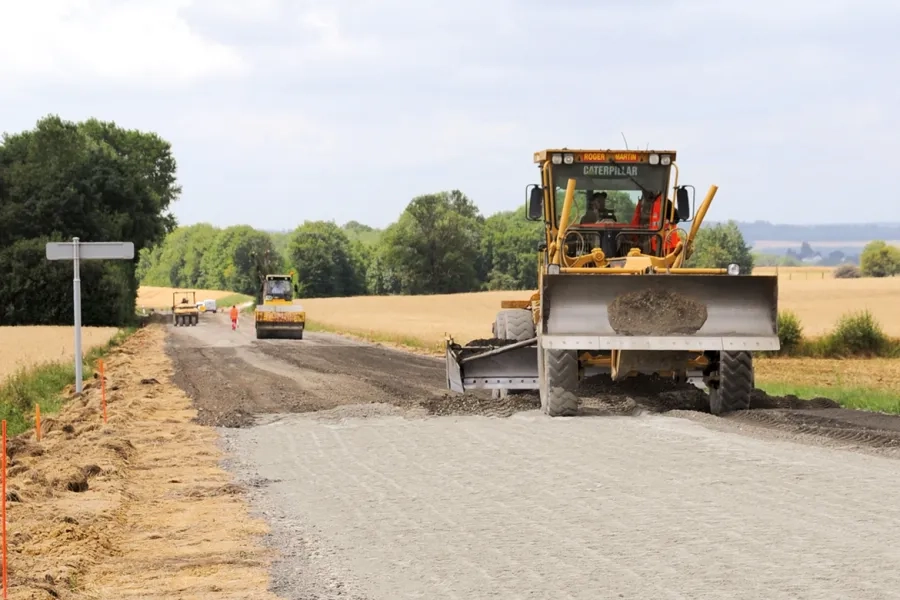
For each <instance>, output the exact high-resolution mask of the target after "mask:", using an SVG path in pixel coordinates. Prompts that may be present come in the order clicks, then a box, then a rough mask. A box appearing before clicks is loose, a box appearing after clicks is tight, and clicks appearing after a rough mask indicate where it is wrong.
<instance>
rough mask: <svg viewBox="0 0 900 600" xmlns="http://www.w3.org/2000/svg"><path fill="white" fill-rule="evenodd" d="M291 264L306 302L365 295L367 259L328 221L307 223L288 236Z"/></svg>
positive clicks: (358, 247)
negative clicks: (289, 237) (289, 239)
mask: <svg viewBox="0 0 900 600" xmlns="http://www.w3.org/2000/svg"><path fill="white" fill-rule="evenodd" d="M290 257H291V264H292V265H293V267H294V269H296V271H297V279H298V282H299V284H300V295H301V296H302V297H305V298H328V297H339V296H356V295H359V294H363V293H365V289H366V288H365V281H366V279H365V272H364V271H362V270H361V269H363V268H364V265H365V262H366V260H367V257H366V256H365V255H364V254H363V250H362V246H361V245H355V244H351V243H350V240H349V239H348V238H347V235H346V234H345V233H344V231H343V230H342V229H341V228H340V227H338V226H337V225H336V224H334V223H332V222H328V221H306V222H304V223H303V225H300V226H299V227H298V228H297V229H296V230H295V231H294V233H293V234H292V236H291V243H290Z"/></svg>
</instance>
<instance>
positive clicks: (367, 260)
mask: <svg viewBox="0 0 900 600" xmlns="http://www.w3.org/2000/svg"><path fill="white" fill-rule="evenodd" d="M180 192H181V187H180V186H179V185H178V182H177V178H176V161H175V158H174V156H173V153H172V148H171V145H170V144H169V142H167V141H166V140H164V139H162V138H161V137H160V136H158V135H157V134H155V133H153V132H144V131H139V130H130V129H124V128H121V127H119V126H117V125H116V124H115V123H113V122H105V121H100V120H97V119H89V120H86V121H83V122H78V123H75V122H70V121H65V120H63V119H61V118H59V117H58V116H55V115H51V116H48V117H46V118H43V119H41V120H39V121H38V122H37V124H36V126H35V127H34V128H33V129H31V130H27V131H24V132H20V133H16V134H4V135H3V138H2V143H0V272H2V273H3V274H4V277H3V278H2V280H0V325H28V324H33V325H41V324H44V325H49V324H68V323H71V322H72V267H71V263H70V262H68V261H48V260H47V259H46V256H45V245H46V243H47V242H48V241H66V240H69V239H71V238H72V237H75V236H77V237H79V238H80V239H81V240H82V241H86V242H92V241H131V242H133V243H134V245H135V251H136V257H135V259H134V260H133V261H85V262H84V263H83V264H82V270H81V278H82V289H83V296H82V299H83V305H82V315H83V323H84V324H85V325H124V324H126V323H128V322H129V321H130V320H131V319H133V318H134V312H135V311H134V309H135V300H136V296H137V288H138V285H139V283H140V284H144V285H161V286H173V287H184V288H197V289H203V288H206V289H210V288H213V289H224V290H232V291H236V292H241V293H246V294H250V295H255V294H256V293H257V292H258V289H259V283H260V276H261V275H262V274H265V273H274V272H286V271H287V270H289V269H294V270H295V271H296V272H297V274H298V279H299V285H300V287H301V295H302V296H304V297H326V296H353V295H361V294H376V295H386V294H439V293H455V292H470V291H479V290H505V289H534V288H535V287H536V285H537V246H538V243H539V242H540V241H541V239H542V227H543V225H542V224H541V223H535V222H531V221H527V220H526V219H525V213H524V207H523V206H520V207H519V208H517V209H514V210H508V211H502V212H499V213H496V214H493V215H489V216H485V215H483V214H482V213H481V211H480V210H479V209H478V207H477V206H476V205H475V204H474V202H472V200H471V199H470V198H468V197H467V196H466V195H465V194H464V193H463V192H461V191H459V190H451V191H442V192H438V193H433V194H426V195H422V196H419V197H416V198H413V199H412V200H411V201H410V202H409V203H408V205H407V206H406V207H405V209H404V210H403V211H402V212H401V214H400V215H399V217H398V219H397V220H396V221H395V222H394V223H392V224H391V225H390V226H388V227H386V228H385V229H383V230H377V229H374V228H372V227H369V226H366V225H364V224H361V223H358V222H354V221H351V222H349V223H345V224H344V225H338V224H336V223H334V222H329V221H307V222H304V223H302V224H300V225H299V226H298V227H297V228H296V229H294V230H293V231H288V232H267V231H262V230H259V229H255V228H253V227H250V226H248V225H240V226H234V227H227V228H216V227H213V226H212V225H209V224H203V223H201V224H197V225H191V226H187V227H178V226H177V222H176V220H175V218H174V216H173V215H172V214H171V212H170V206H171V204H172V203H173V202H175V201H176V200H177V199H178V197H179V195H180ZM608 205H610V208H613V209H614V210H616V212H617V213H618V214H619V216H620V218H623V217H624V218H628V217H629V216H630V213H631V212H632V211H633V206H634V205H633V203H632V202H631V201H630V200H629V199H628V198H627V197H618V196H614V195H613V196H611V197H610V200H609V203H608ZM582 206H583V204H582ZM731 262H737V263H738V264H740V265H741V266H742V268H743V269H744V270H748V269H750V268H752V266H753V256H752V255H751V253H750V249H749V247H748V246H747V244H746V243H745V242H744V239H743V236H742V235H741V232H740V230H739V228H738V227H737V225H736V224H735V223H733V222H729V223H725V224H716V225H714V226H711V227H704V228H703V229H702V230H701V232H700V235H699V237H698V239H697V240H696V246H695V253H694V257H693V258H692V260H691V264H693V265H696V266H726V265H727V264H729V263H731Z"/></svg>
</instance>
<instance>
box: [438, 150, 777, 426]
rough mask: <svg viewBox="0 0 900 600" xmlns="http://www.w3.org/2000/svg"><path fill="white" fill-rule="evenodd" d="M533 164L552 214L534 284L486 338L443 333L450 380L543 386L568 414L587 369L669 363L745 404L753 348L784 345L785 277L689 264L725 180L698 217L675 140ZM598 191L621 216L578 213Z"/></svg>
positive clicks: (644, 369) (670, 368)
mask: <svg viewBox="0 0 900 600" xmlns="http://www.w3.org/2000/svg"><path fill="white" fill-rule="evenodd" d="M534 162H535V163H537V164H538V167H539V169H540V172H541V185H539V186H534V187H533V188H532V186H529V188H532V189H531V191H530V194H528V201H527V207H526V208H527V215H528V216H527V218H528V219H529V220H534V221H543V222H544V225H545V239H544V240H543V241H542V242H541V244H540V245H539V247H538V291H537V292H535V293H534V294H532V295H531V297H530V298H529V299H527V300H521V301H512V302H509V301H508V302H504V303H502V305H501V310H500V311H499V312H498V313H497V316H496V319H495V321H494V325H493V338H494V339H493V340H492V342H491V343H489V344H475V343H473V344H471V345H467V346H463V345H460V344H458V343H456V342H454V340H453V339H452V338H448V339H447V342H446V360H447V384H448V387H449V388H450V389H451V390H453V391H456V392H460V393H462V392H465V391H467V390H472V389H491V390H494V392H495V394H496V395H503V394H506V393H508V392H511V391H516V390H534V389H537V390H539V394H540V398H541V407H542V410H543V411H544V412H545V413H547V414H549V415H551V416H562V415H572V414H575V413H576V411H577V407H578V396H577V389H578V385H579V382H580V380H581V379H583V378H584V377H586V376H589V375H592V374H601V373H608V374H609V375H610V376H611V378H612V379H613V381H620V380H623V379H625V378H627V377H630V376H633V375H636V374H660V375H664V376H670V377H675V378H680V379H685V378H687V377H702V379H703V381H704V382H705V383H706V385H707V387H708V388H709V398H710V400H709V401H710V410H711V412H713V413H714V414H718V413H721V412H727V411H732V410H739V409H744V408H748V407H749V404H750V393H751V391H752V390H753V387H754V377H753V360H752V354H751V352H754V351H772V350H778V349H779V348H780V344H779V340H778V330H777V314H778V279H777V276H755V275H750V274H746V275H744V274H741V273H740V269H739V268H738V267H737V265H728V266H727V267H725V268H716V269H701V268H686V267H684V266H683V265H684V263H685V260H686V259H687V258H689V256H690V254H691V251H692V248H693V241H694V238H695V236H696V234H697V231H698V230H699V228H700V225H701V224H702V222H703V218H704V217H705V215H706V212H707V211H708V210H709V206H710V204H711V203H712V199H713V197H714V196H715V194H716V191H717V187H716V186H714V185H713V186H711V187H710V190H709V192H708V193H707V195H706V197H705V198H704V200H703V202H702V204H701V205H700V207H699V209H698V210H697V212H696V214H694V213H693V212H692V208H693V204H694V203H693V188H692V187H691V186H679V185H678V168H677V166H676V164H675V152H673V151H656V150H648V151H640V152H636V151H629V150H568V149H561V150H544V151H540V152H536V153H535V155H534ZM673 177H674V181H673V180H672V178H673ZM670 183H671V187H670ZM669 190H672V195H673V196H674V197H673V198H671V197H667V196H668V191H669ZM689 190H690V192H689ZM597 192H606V201H607V207H606V208H607V209H609V208H610V207H609V206H608V204H609V202H610V200H612V201H613V204H614V205H618V207H619V213H620V214H617V215H616V216H615V219H611V218H607V219H605V221H603V222H593V223H591V222H584V221H585V220H582V222H580V223H574V219H573V217H572V213H573V207H574V205H575V204H576V203H578V204H581V202H582V200H583V201H584V203H585V204H587V203H588V202H589V201H590V199H591V197H592V194H594V193H597ZM626 196H627V197H628V198H631V199H632V200H634V199H635V198H634V197H633V196H637V197H638V205H637V207H636V208H635V209H634V213H633V215H630V214H621V213H623V212H626V210H623V208H622V206H623V205H628V204H629V203H628V200H627V199H626ZM588 221H589V219H588ZM688 222H689V223H691V228H690V231H689V232H685V231H684V230H682V229H680V228H678V224H679V223H688ZM672 236H675V237H674V238H673V237H672Z"/></svg>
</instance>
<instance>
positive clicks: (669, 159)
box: [659, 154, 672, 165]
mask: <svg viewBox="0 0 900 600" xmlns="http://www.w3.org/2000/svg"><path fill="white" fill-rule="evenodd" d="M659 163H660V164H661V165H671V164H672V157H671V156H669V155H668V154H664V155H663V156H662V158H660V159H659Z"/></svg>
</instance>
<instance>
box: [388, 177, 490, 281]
mask: <svg viewBox="0 0 900 600" xmlns="http://www.w3.org/2000/svg"><path fill="white" fill-rule="evenodd" d="M483 224H484V218H483V217H482V216H481V214H480V213H479V211H478V208H477V207H476V206H475V204H474V203H473V202H472V201H471V200H470V199H469V198H468V197H466V195H465V194H463V193H462V192H460V191H459V190H453V191H450V192H440V193H437V194H428V195H425V196H418V197H416V198H413V200H412V201H411V202H410V203H409V205H407V207H406V209H405V210H404V211H403V214H402V215H400V219H399V220H398V221H397V222H396V223H394V224H393V225H391V226H390V227H388V228H387V229H386V230H385V232H384V236H383V238H382V247H381V259H382V261H383V262H384V264H388V265H390V266H391V269H392V273H393V276H394V277H396V280H397V281H398V282H399V288H400V291H401V292H402V293H404V294H441V293H454V292H465V291H471V290H474V289H478V287H479V285H480V281H481V280H480V277H479V275H480V274H481V273H480V272H482V271H483V260H482V257H481V255H480V253H479V249H480V241H481V230H482V226H483Z"/></svg>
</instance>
